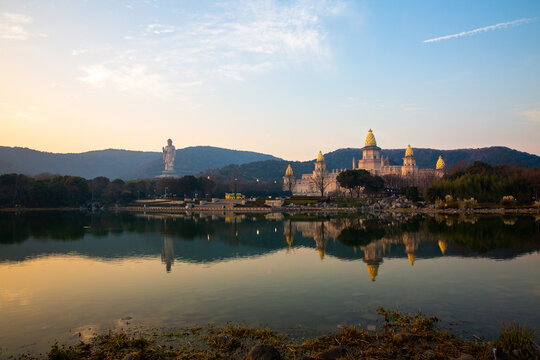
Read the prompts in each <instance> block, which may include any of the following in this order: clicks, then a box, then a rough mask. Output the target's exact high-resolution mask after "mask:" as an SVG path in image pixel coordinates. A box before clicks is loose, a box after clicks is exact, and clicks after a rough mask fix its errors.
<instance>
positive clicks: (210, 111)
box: [0, 0, 540, 160]
mask: <svg viewBox="0 0 540 360" xmlns="http://www.w3.org/2000/svg"><path fill="white" fill-rule="evenodd" d="M0 126H1V131H0V145H2V146H21V147H28V148H32V149H37V150H42V151H50V152H63V153H65V152H83V151H88V150H100V149H106V148H116V149H129V150H145V151H160V150H161V147H162V146H164V145H166V140H167V138H171V139H172V140H173V142H174V145H175V146H176V147H177V148H183V147H187V146H197V145H211V146H218V147H225V148H230V149H237V150H250V151H257V152H263V153H267V154H272V155H275V156H278V157H282V158H285V159H288V160H308V159H313V158H315V157H316V154H317V153H318V152H319V150H322V151H323V152H324V153H326V152H329V151H333V150H336V149H339V148H346V147H354V148H360V147H362V146H363V145H364V141H365V137H366V134H367V131H368V129H370V128H371V129H373V133H374V134H375V137H376V139H377V143H378V145H379V146H380V147H382V148H405V147H406V146H407V145H408V144H411V146H412V147H413V148H415V147H416V148H437V149H456V148H477V147H484V146H499V145H500V146H508V147H511V148H515V149H518V150H521V151H526V152H530V153H534V154H537V155H538V154H540V1H538V0H531V1H521V0H514V1H498V0H489V1H469V0H467V1H458V0H453V1H442V0H440V1H439V0H437V1H432V0H426V1H377V0H373V1H347V0H342V1H326V0H306V1H294V0H290V1H274V0H260V1H242V0H239V1H231V2H228V1H215V2H214V1H132V0H116V1H97V0H95V1H82V0H69V1H61V0H58V1H49V0H39V1H32V0H27V1H20V0H2V1H1V2H0Z"/></svg>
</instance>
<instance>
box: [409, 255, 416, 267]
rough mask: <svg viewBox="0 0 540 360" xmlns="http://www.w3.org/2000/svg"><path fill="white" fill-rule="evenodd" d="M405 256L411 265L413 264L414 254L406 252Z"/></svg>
mask: <svg viewBox="0 0 540 360" xmlns="http://www.w3.org/2000/svg"><path fill="white" fill-rule="evenodd" d="M407 257H408V258H409V262H410V263H411V266H414V260H416V255H415V254H407Z"/></svg>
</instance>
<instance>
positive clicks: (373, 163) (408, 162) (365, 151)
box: [283, 129, 446, 195]
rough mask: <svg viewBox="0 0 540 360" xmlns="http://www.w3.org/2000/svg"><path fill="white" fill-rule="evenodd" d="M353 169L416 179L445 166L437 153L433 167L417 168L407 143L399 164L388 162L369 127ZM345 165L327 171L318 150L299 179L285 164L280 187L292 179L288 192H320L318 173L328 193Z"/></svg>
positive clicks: (439, 173) (438, 173)
mask: <svg viewBox="0 0 540 360" xmlns="http://www.w3.org/2000/svg"><path fill="white" fill-rule="evenodd" d="M352 169H353V170H367V171H369V172H370V173H371V174H372V175H379V176H385V175H395V176H399V177H404V178H411V179H419V178H427V177H433V176H436V177H442V176H443V175H444V173H445V170H446V165H445V163H444V160H443V159H442V156H439V159H438V160H437V163H436V164H435V169H419V168H418V166H417V165H416V159H415V157H414V152H413V149H412V148H411V145H408V146H407V149H406V150H405V156H404V157H403V165H390V161H389V160H388V158H385V157H383V156H381V148H380V147H378V146H377V141H376V140H375V135H373V131H371V129H369V131H368V134H367V136H366V142H365V146H364V147H363V148H362V159H360V160H358V161H356V160H355V159H354V157H353V159H352ZM344 170H346V169H340V170H338V169H335V170H331V171H328V170H327V168H326V162H325V161H324V156H323V154H322V152H321V151H319V154H318V155H317V160H316V161H315V169H314V170H313V173H310V174H302V177H301V178H300V179H296V180H293V179H294V174H293V169H292V167H291V165H289V166H288V167H287V170H286V171H285V176H284V177H283V188H284V189H285V190H288V189H289V181H292V182H293V184H292V186H291V187H292V193H293V194H295V195H320V194H321V193H320V190H318V189H320V186H318V185H317V182H320V181H321V180H320V179H321V177H322V178H324V183H325V191H324V192H325V194H332V193H337V192H339V191H341V188H340V186H339V183H338V181H337V180H336V178H337V176H338V175H339V173H340V172H342V171H344Z"/></svg>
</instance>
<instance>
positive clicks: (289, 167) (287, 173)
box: [285, 164, 293, 176]
mask: <svg viewBox="0 0 540 360" xmlns="http://www.w3.org/2000/svg"><path fill="white" fill-rule="evenodd" d="M292 175H293V171H292V167H291V164H289V166H288V167H287V170H285V176H292Z"/></svg>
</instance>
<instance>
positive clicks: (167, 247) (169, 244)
mask: <svg viewBox="0 0 540 360" xmlns="http://www.w3.org/2000/svg"><path fill="white" fill-rule="evenodd" d="M161 262H162V263H165V269H166V270H167V272H171V267H172V264H174V244H173V239H172V236H171V235H168V234H163V249H162V250H161Z"/></svg>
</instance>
